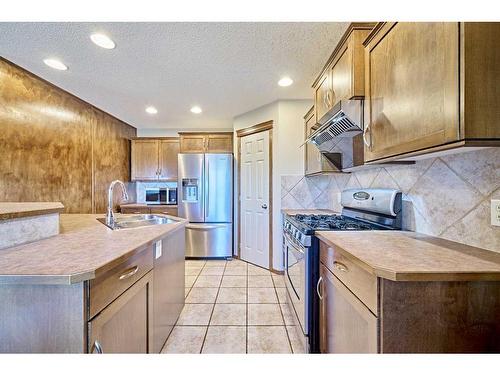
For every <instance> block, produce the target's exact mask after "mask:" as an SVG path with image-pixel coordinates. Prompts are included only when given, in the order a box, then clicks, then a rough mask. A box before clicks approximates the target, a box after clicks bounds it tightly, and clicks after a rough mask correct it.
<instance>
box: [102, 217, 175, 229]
mask: <svg viewBox="0 0 500 375" xmlns="http://www.w3.org/2000/svg"><path fill="white" fill-rule="evenodd" d="M97 220H98V221H99V222H101V223H102V224H104V225H106V226H107V227H108V228H111V229H113V230H117V229H129V228H140V227H147V226H151V225H160V224H171V223H176V222H177V220H174V219H171V218H169V217H165V216H160V215H151V214H144V215H134V216H119V217H115V218H114V220H113V222H112V223H111V224H108V223H107V222H106V218H105V217H102V218H101V217H100V218H98V219H97Z"/></svg>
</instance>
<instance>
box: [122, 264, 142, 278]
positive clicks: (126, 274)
mask: <svg viewBox="0 0 500 375" xmlns="http://www.w3.org/2000/svg"><path fill="white" fill-rule="evenodd" d="M137 271H139V266H134V267H132V268H130V269H128V270H126V271H125V272H124V273H122V274H121V275H120V277H119V279H120V280H125V279H128V278H129V277H132V276H134V275H135V274H136V273H137Z"/></svg>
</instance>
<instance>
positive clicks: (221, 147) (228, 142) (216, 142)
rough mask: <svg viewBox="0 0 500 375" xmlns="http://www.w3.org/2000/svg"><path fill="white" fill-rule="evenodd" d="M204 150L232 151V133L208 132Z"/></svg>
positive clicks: (213, 151)
mask: <svg viewBox="0 0 500 375" xmlns="http://www.w3.org/2000/svg"><path fill="white" fill-rule="evenodd" d="M206 146H207V149H206V152H209V153H214V154H215V153H228V154H231V153H232V152H233V134H232V133H228V134H208V135H207V140H206Z"/></svg>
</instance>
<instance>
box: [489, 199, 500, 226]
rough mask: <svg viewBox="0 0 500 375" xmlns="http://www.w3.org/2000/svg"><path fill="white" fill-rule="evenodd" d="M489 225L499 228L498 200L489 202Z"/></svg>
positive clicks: (499, 209)
mask: <svg viewBox="0 0 500 375" xmlns="http://www.w3.org/2000/svg"><path fill="white" fill-rule="evenodd" d="M491 225H496V226H498V227H500V199H492V200H491Z"/></svg>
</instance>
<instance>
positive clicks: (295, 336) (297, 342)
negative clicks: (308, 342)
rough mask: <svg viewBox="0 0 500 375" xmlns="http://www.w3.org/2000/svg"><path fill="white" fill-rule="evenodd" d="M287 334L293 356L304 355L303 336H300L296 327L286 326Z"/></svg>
mask: <svg viewBox="0 0 500 375" xmlns="http://www.w3.org/2000/svg"><path fill="white" fill-rule="evenodd" d="M286 330H287V332H288V338H289V339H290V344H291V345H292V351H293V354H305V353H306V349H305V347H304V342H303V340H304V336H303V335H301V334H300V332H299V330H298V329H297V327H296V326H286Z"/></svg>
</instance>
